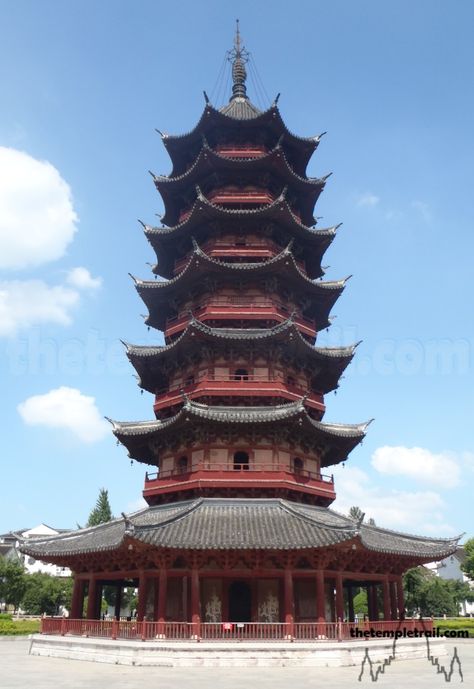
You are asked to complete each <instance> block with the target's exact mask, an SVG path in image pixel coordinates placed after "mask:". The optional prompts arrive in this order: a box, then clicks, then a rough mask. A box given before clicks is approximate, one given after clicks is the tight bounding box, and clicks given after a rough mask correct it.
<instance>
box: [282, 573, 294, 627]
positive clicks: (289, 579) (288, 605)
mask: <svg viewBox="0 0 474 689" xmlns="http://www.w3.org/2000/svg"><path fill="white" fill-rule="evenodd" d="M283 587H284V593H283V606H284V607H283V610H284V617H285V622H286V624H287V625H288V632H287V633H288V636H293V635H294V631H295V630H294V623H295V613H294V610H295V601H294V593H293V572H292V570H291V569H290V568H287V569H285V577H284V580H283Z"/></svg>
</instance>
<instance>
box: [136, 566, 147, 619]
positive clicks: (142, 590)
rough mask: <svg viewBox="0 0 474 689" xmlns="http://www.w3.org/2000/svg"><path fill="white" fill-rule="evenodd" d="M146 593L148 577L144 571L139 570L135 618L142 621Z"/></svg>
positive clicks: (144, 611)
mask: <svg viewBox="0 0 474 689" xmlns="http://www.w3.org/2000/svg"><path fill="white" fill-rule="evenodd" d="M147 593H148V579H147V578H146V576H145V574H144V572H140V576H139V579H138V605H137V620H138V622H143V620H144V618H145V613H146V599H147Z"/></svg>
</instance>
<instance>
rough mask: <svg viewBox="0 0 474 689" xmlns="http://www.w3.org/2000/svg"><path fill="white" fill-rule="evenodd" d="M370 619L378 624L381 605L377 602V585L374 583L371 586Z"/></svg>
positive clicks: (369, 592)
mask: <svg viewBox="0 0 474 689" xmlns="http://www.w3.org/2000/svg"><path fill="white" fill-rule="evenodd" d="M368 594H369V617H370V619H371V620H372V621H374V622H376V621H377V620H378V619H379V604H378V600H377V584H376V583H375V582H373V583H372V584H370V585H369V591H368Z"/></svg>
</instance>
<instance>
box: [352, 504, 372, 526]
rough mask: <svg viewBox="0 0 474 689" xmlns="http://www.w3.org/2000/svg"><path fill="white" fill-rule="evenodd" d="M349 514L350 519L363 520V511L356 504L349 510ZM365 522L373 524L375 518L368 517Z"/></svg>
mask: <svg viewBox="0 0 474 689" xmlns="http://www.w3.org/2000/svg"><path fill="white" fill-rule="evenodd" d="M349 516H350V517H352V519H355V520H356V521H360V522H361V521H363V520H364V517H365V512H362V510H361V509H360V507H358V506H357V505H353V506H352V507H351V508H350V510H349ZM367 524H370V525H371V526H375V519H373V517H370V519H368V520H367Z"/></svg>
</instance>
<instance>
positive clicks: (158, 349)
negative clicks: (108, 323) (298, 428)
mask: <svg viewBox="0 0 474 689" xmlns="http://www.w3.org/2000/svg"><path fill="white" fill-rule="evenodd" d="M192 330H197V331H199V332H201V333H202V334H203V335H206V336H208V337H209V339H216V340H218V339H222V340H242V341H244V342H247V341H248V342H253V341H255V340H272V339H274V338H275V337H277V336H279V335H281V334H283V333H287V332H289V331H291V332H292V333H293V335H294V336H296V337H297V338H298V339H299V340H301V344H302V346H303V348H304V349H306V350H307V351H308V353H309V354H314V355H315V356H316V357H317V358H320V359H350V358H351V357H352V356H353V355H354V351H355V348H356V347H357V344H355V345H348V346H347V347H314V346H313V345H312V344H310V343H309V342H308V341H307V340H305V338H304V337H303V336H302V335H301V333H300V331H299V330H298V328H297V327H296V325H295V324H294V321H293V320H292V318H288V319H287V320H286V321H283V323H279V324H278V325H276V326H274V327H273V328H212V327H211V326H209V325H206V324H205V323H202V322H201V321H199V320H198V319H196V318H192V319H191V320H190V323H189V325H188V327H187V328H186V330H185V331H184V332H183V334H182V335H181V336H180V337H179V338H177V339H176V340H173V342H171V343H170V344H169V345H161V346H160V345H134V344H129V343H124V344H125V346H126V347H127V354H129V355H130V356H131V357H137V358H154V357H159V356H160V355H162V354H163V353H164V352H167V351H171V350H174V349H176V347H177V345H178V343H179V342H180V341H181V340H183V341H184V340H186V339H187V337H189V333H190V331H192Z"/></svg>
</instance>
